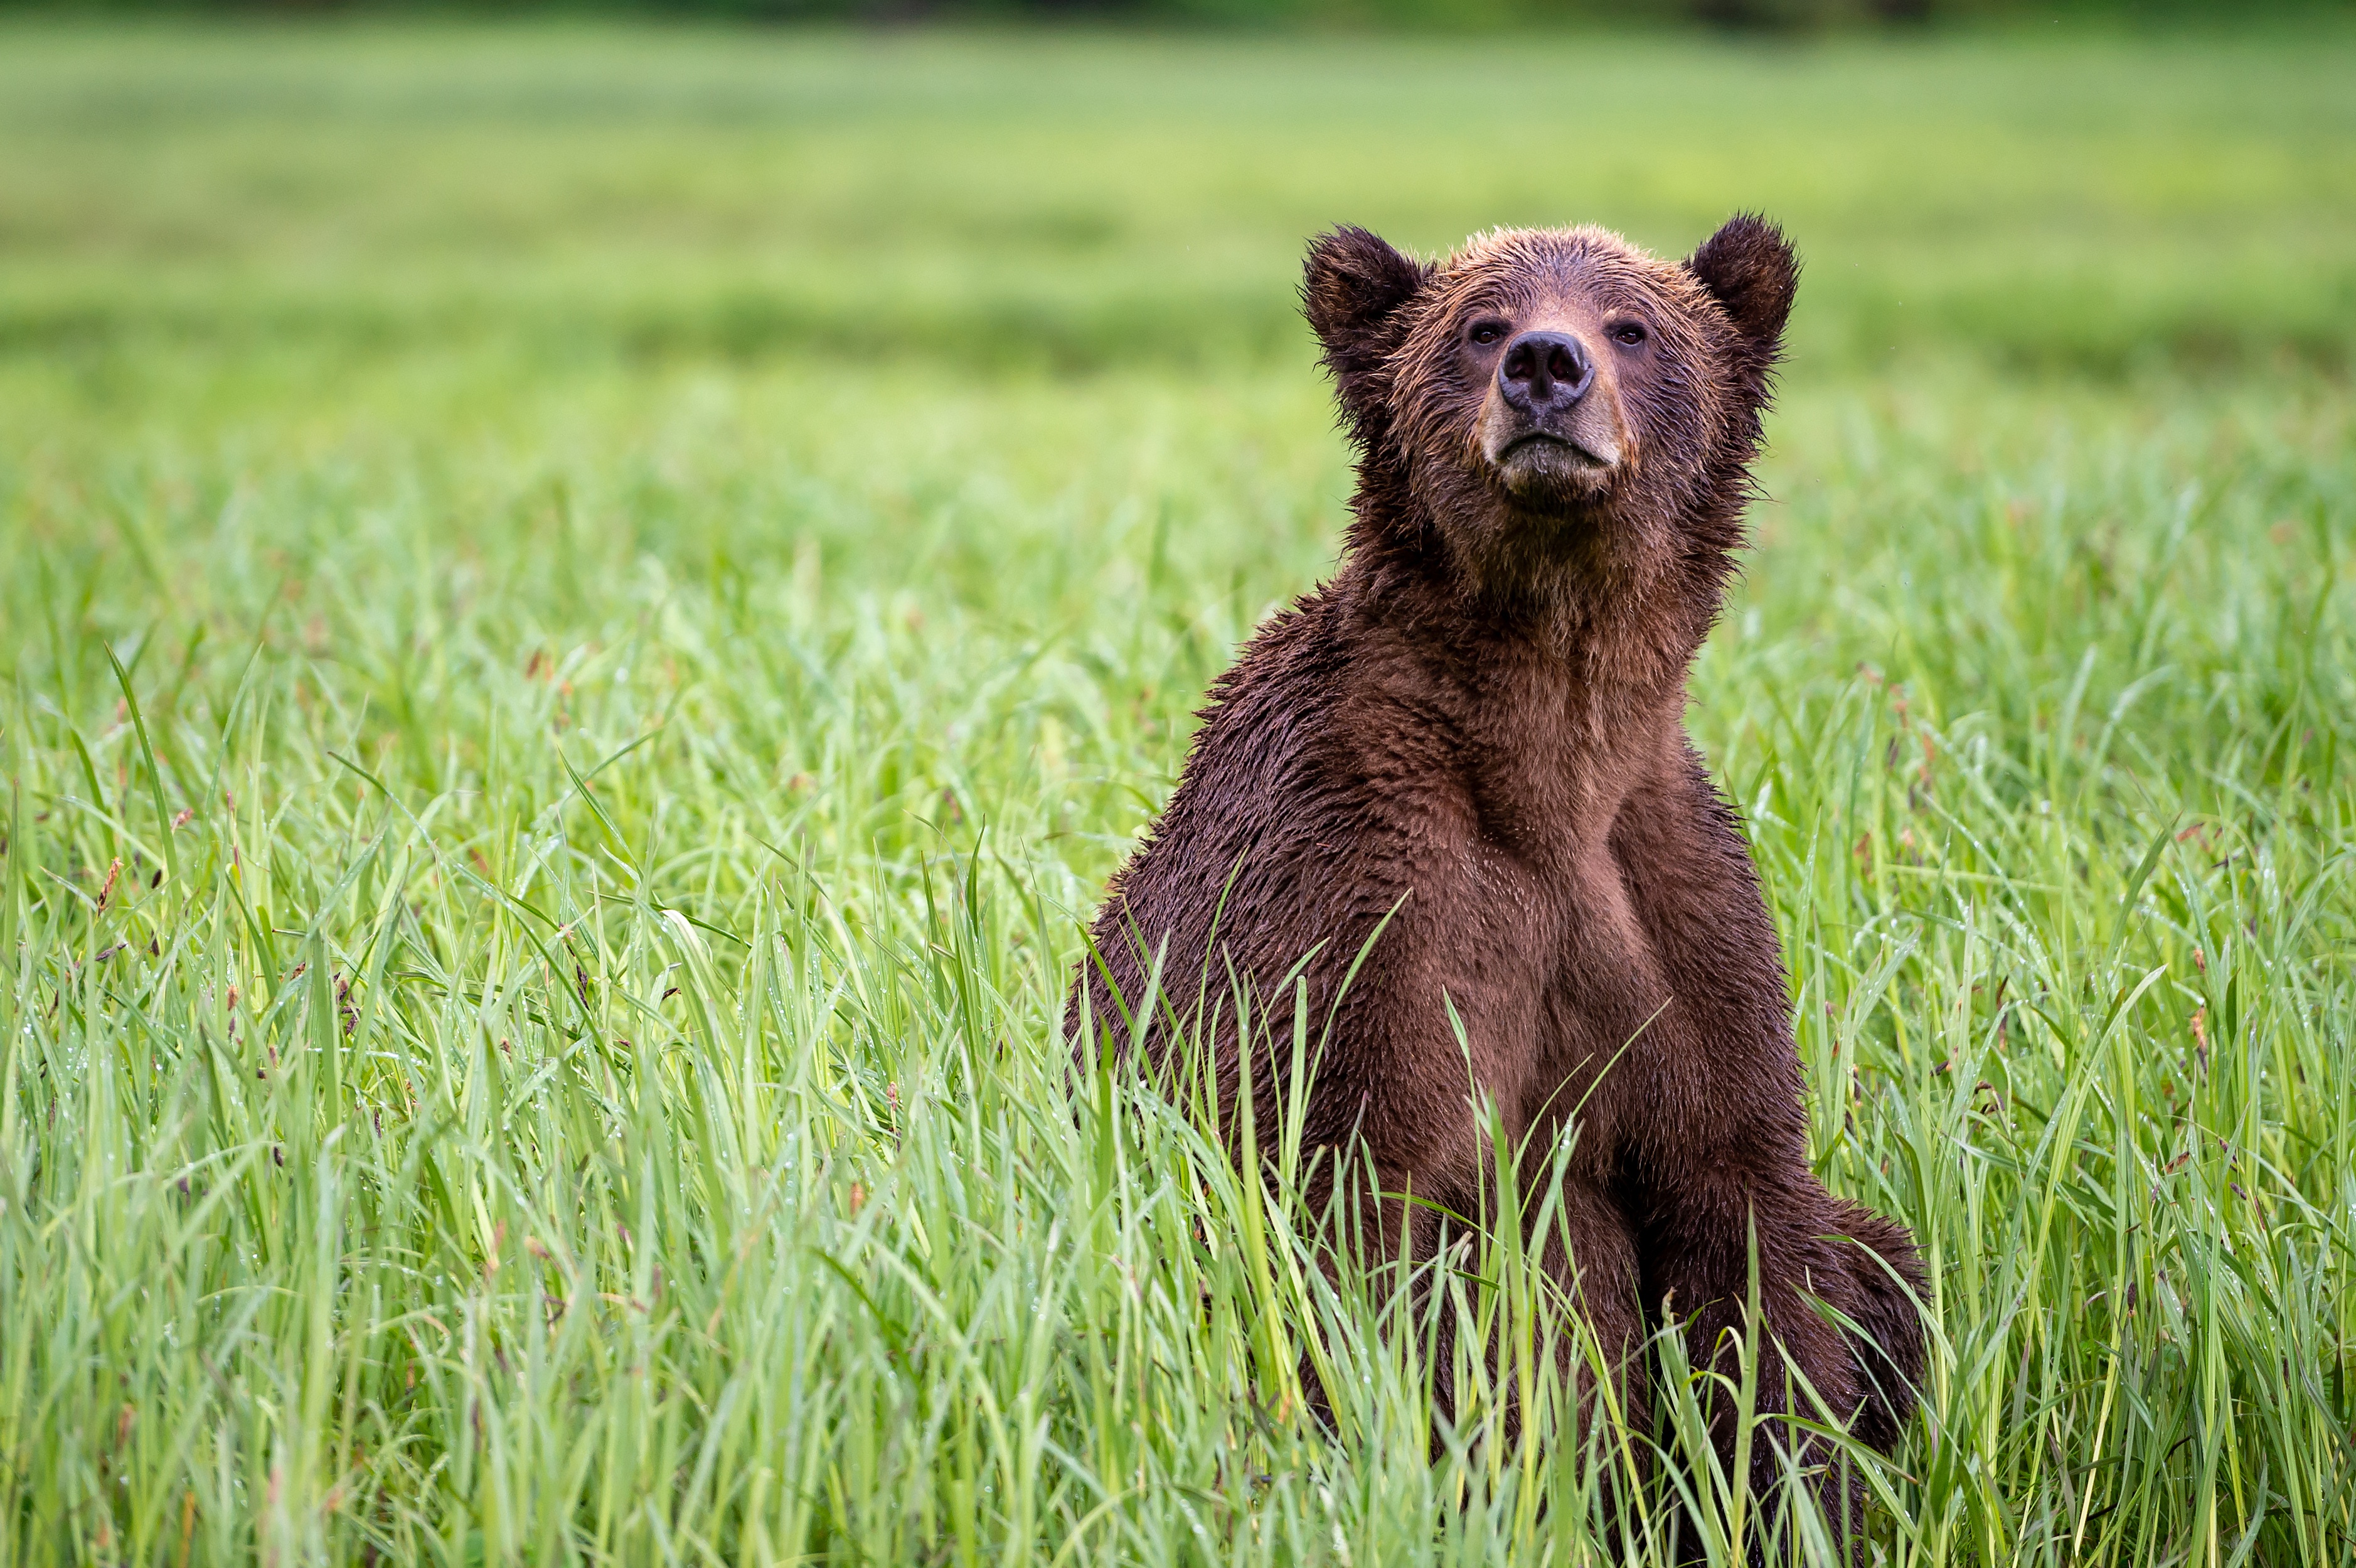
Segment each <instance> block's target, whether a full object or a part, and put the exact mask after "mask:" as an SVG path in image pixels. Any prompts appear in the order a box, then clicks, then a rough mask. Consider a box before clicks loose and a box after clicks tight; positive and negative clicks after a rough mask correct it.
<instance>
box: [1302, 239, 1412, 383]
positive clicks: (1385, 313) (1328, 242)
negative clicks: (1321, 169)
mask: <svg viewBox="0 0 2356 1568" xmlns="http://www.w3.org/2000/svg"><path fill="white" fill-rule="evenodd" d="M1430 276H1431V269H1430V267H1429V266H1426V265H1425V264H1424V263H1420V262H1418V261H1415V260H1413V259H1411V258H1409V257H1408V256H1405V255H1402V254H1401V253H1400V252H1398V251H1397V250H1395V249H1393V248H1392V247H1391V246H1390V245H1388V244H1386V243H1385V242H1383V241H1382V240H1380V239H1379V238H1377V237H1376V236H1375V235H1373V234H1370V233H1368V232H1367V231H1365V230H1364V229H1359V228H1355V227H1354V226H1351V225H1348V224H1344V226H1342V227H1341V228H1338V229H1329V230H1327V231H1325V232H1324V233H1323V234H1320V235H1318V236H1317V238H1316V239H1314V240H1312V241H1311V242H1309V262H1308V264H1307V266H1306V267H1305V268H1303V269H1302V277H1301V314H1302V315H1303V316H1306V317H1309V326H1310V328H1311V329H1312V331H1314V332H1315V333H1316V334H1317V341H1318V342H1319V343H1321V344H1323V346H1324V349H1325V367H1326V369H1328V370H1330V371H1333V381H1334V383H1335V386H1336V389H1337V390H1338V391H1339V392H1341V394H1342V404H1343V406H1344V408H1345V409H1347V410H1348V411H1349V412H1350V413H1352V414H1354V415H1359V414H1364V413H1367V412H1369V411H1368V409H1367V408H1366V406H1365V403H1366V401H1367V398H1368V396H1369V395H1370V394H1371V393H1372V392H1373V391H1374V389H1372V388H1371V387H1369V386H1368V385H1367V384H1366V383H1367V378H1368V377H1369V376H1371V375H1373V374H1375V373H1376V372H1377V371H1380V369H1381V367H1382V362H1383V360H1384V359H1385V358H1386V357H1387V356H1388V355H1389V353H1390V351H1391V350H1392V349H1395V348H1397V347H1398V337H1399V334H1398V328H1399V326H1400V320H1399V307H1400V306H1404V305H1405V304H1407V302H1408V300H1410V299H1413V298H1414V297H1415V296H1416V295H1417V294H1418V293H1419V292H1420V291H1421V290H1422V288H1423V285H1424V284H1425V283H1426V282H1427V281H1429V280H1430Z"/></svg>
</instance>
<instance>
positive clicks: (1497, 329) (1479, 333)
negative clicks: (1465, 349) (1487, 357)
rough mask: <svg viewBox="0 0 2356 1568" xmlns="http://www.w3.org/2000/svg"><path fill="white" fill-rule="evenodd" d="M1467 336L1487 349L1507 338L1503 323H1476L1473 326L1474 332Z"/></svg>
mask: <svg viewBox="0 0 2356 1568" xmlns="http://www.w3.org/2000/svg"><path fill="white" fill-rule="evenodd" d="M1466 336H1467V337H1469V338H1472V341H1473V342H1475V343H1478V344H1480V345H1481V347H1483V349H1485V348H1487V347H1488V346H1489V345H1490V344H1492V343H1496V342H1500V341H1502V340H1503V339H1504V338H1505V323H1504V322H1502V321H1476V322H1474V323H1473V324H1472V331H1471V332H1470V333H1468V334H1466Z"/></svg>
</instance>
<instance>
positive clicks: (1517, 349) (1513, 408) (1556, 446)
mask: <svg viewBox="0 0 2356 1568" xmlns="http://www.w3.org/2000/svg"><path fill="white" fill-rule="evenodd" d="M1485 401H1486V407H1485V408H1484V409H1483V416H1482V419H1481V426H1480V436H1481V447H1482V456H1484V457H1486V458H1487V459H1488V460H1489V462H1490V463H1491V464H1492V465H1493V466H1494V467H1495V469H1496V471H1497V475H1498V477H1499V478H1501V479H1503V480H1504V482H1505V488H1506V489H1508V490H1510V491H1512V492H1513V493H1515V495H1516V496H1518V497H1520V498H1521V499H1523V500H1524V501H1526V502H1530V503H1535V504H1539V505H1542V506H1543V505H1545V504H1546V503H1548V502H1553V503H1561V502H1565V501H1576V500H1579V499H1586V498H1590V497H1592V496H1593V495H1594V494H1596V493H1597V491H1598V488H1599V487H1600V486H1601V485H1602V484H1604V483H1607V482H1608V480H1609V477H1610V476H1611V475H1612V473H1613V472H1614V471H1615V470H1617V469H1618V468H1619V467H1621V465H1622V460H1623V459H1624V458H1625V457H1626V456H1627V446H1628V443H1627V433H1626V431H1625V430H1624V428H1623V427H1622V423H1621V418H1620V406H1619V404H1620V398H1619V389H1618V387H1617V386H1616V385H1615V384H1614V383H1613V381H1612V378H1611V376H1610V375H1609V374H1608V373H1607V371H1605V369H1604V367H1602V366H1601V364H1599V362H1598V360H1597V358H1596V355H1595V352H1594V351H1593V350H1592V349H1590V348H1589V347H1588V346H1587V344H1586V343H1585V342H1584V341H1582V340H1581V338H1580V336H1579V334H1578V333H1576V332H1572V331H1568V330H1565V329H1563V328H1559V327H1538V328H1531V329H1529V330H1527V331H1525V332H1521V333H1517V334H1515V337H1514V338H1513V339H1512V340H1511V341H1510V342H1508V343H1507V344H1506V345H1505V352H1503V353H1501V354H1499V355H1498V356H1497V370H1496V373H1495V375H1494V377H1493V378H1492V379H1491V381H1490V386H1489V392H1488V396H1487V398H1486V400H1485Z"/></svg>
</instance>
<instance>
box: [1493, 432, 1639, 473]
mask: <svg viewBox="0 0 2356 1568" xmlns="http://www.w3.org/2000/svg"><path fill="white" fill-rule="evenodd" d="M1517 456H1519V457H1522V458H1524V459H1526V460H1528V461H1533V462H1537V463H1543V464H1547V465H1548V466H1551V465H1553V464H1556V463H1560V462H1562V461H1564V460H1565V459H1566V458H1568V459H1569V461H1570V462H1572V463H1575V464H1577V465H1578V466H1579V467H1582V468H1594V469H1597V470H1599V471H1601V470H1603V469H1608V468H1612V467H1617V465H1616V464H1615V463H1614V462H1613V461H1612V459H1611V458H1609V457H1605V456H1599V455H1598V454H1596V453H1593V452H1590V451H1589V450H1588V449H1587V448H1586V447H1584V446H1580V444H1579V443H1578V442H1576V441H1573V440H1572V439H1571V438H1570V437H1569V436H1568V435H1558V434H1557V433H1556V432H1554V431H1551V430H1526V431H1524V432H1523V433H1522V434H1521V435H1516V436H1515V437H1514V438H1513V439H1512V440H1511V441H1508V442H1506V443H1505V447H1504V449H1503V450H1502V451H1500V452H1499V453H1498V454H1497V458H1496V461H1497V466H1498V467H1501V468H1502V467H1510V466H1512V465H1513V463H1514V460H1515V457H1517Z"/></svg>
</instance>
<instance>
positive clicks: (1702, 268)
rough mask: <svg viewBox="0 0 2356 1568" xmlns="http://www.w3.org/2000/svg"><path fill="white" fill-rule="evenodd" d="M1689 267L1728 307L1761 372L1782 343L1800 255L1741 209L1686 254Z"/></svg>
mask: <svg viewBox="0 0 2356 1568" xmlns="http://www.w3.org/2000/svg"><path fill="white" fill-rule="evenodd" d="M1686 271H1687V272H1689V273H1691V274H1693V275H1694V277H1695V278H1696V279H1697V281H1698V282H1699V283H1700V284H1701V286H1702V287H1704V288H1706V289H1708V290H1709V293H1710V297H1711V298H1713V299H1715V300H1717V301H1718V303H1719V305H1721V306H1724V307H1725V309H1726V314H1727V316H1728V317H1729V318H1730V319H1731V320H1732V321H1733V323H1734V329H1735V330H1736V331H1737V332H1739V333H1740V334H1741V335H1742V340H1743V344H1744V346H1745V347H1746V348H1748V349H1750V350H1751V351H1750V353H1749V354H1747V355H1745V356H1744V357H1745V358H1746V359H1747V360H1751V363H1752V365H1753V366H1755V371H1754V373H1755V374H1757V375H1759V376H1762V377H1763V376H1764V375H1765V374H1766V371H1767V370H1768V368H1769V367H1771V366H1772V365H1773V364H1774V362H1775V357H1776V355H1777V354H1778V352H1780V351H1781V349H1782V348H1783V323H1784V321H1785V320H1786V319H1787V318H1788V317H1790V316H1791V314H1792V296H1793V295H1794V294H1795V293H1796V292H1798V289H1799V286H1800V258H1799V257H1798V256H1796V255H1794V254H1793V252H1792V245H1791V242H1790V241H1788V240H1786V239H1784V238H1783V231H1782V230H1781V229H1778V228H1776V227H1775V225H1773V224H1772V223H1770V222H1768V221H1767V220H1765V219H1764V218H1762V217H1760V216H1759V215H1758V214H1756V213H1751V212H1739V213H1737V214H1735V215H1734V216H1733V217H1732V218H1730V219H1728V220H1726V226H1725V227H1724V228H1722V229H1720V230H1719V231H1718V232H1717V233H1715V234H1712V235H1711V236H1710V237H1709V239H1708V241H1706V242H1704V243H1703V245H1702V248H1701V249H1700V250H1698V251H1696V252H1694V253H1693V254H1692V255H1691V256H1689V257H1687V260H1686Z"/></svg>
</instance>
